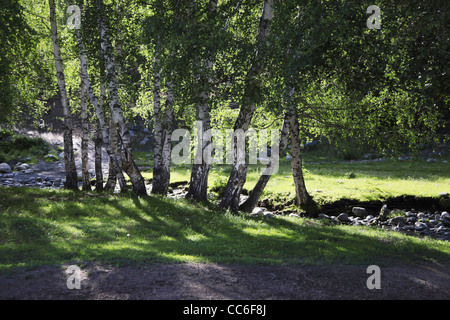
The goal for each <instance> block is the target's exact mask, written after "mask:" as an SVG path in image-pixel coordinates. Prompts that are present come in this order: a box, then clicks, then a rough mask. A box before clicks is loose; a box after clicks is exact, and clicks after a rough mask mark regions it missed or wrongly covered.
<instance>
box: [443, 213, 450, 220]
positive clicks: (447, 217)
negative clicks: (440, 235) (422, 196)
mask: <svg viewBox="0 0 450 320" xmlns="http://www.w3.org/2000/svg"><path fill="white" fill-rule="evenodd" d="M441 219H447V220H450V213H448V212H447V211H444V212H442V213H441Z"/></svg>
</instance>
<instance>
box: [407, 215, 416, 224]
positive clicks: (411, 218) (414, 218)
mask: <svg viewBox="0 0 450 320" xmlns="http://www.w3.org/2000/svg"><path fill="white" fill-rule="evenodd" d="M406 222H407V223H411V224H414V223H416V222H417V218H416V217H408V218H407V219H406Z"/></svg>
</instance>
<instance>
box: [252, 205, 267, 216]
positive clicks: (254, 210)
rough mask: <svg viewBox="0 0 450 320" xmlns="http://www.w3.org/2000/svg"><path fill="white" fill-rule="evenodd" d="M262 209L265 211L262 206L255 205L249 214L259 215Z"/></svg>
mask: <svg viewBox="0 0 450 320" xmlns="http://www.w3.org/2000/svg"><path fill="white" fill-rule="evenodd" d="M264 211H265V209H264V208H260V207H256V208H255V209H253V211H252V213H251V214H250V215H251V216H259V215H261V214H263V212H264Z"/></svg>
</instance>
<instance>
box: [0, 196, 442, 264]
mask: <svg viewBox="0 0 450 320" xmlns="http://www.w3.org/2000/svg"><path fill="white" fill-rule="evenodd" d="M0 194H1V198H0V270H2V271H6V270H11V269H14V268H16V267H33V266H37V265H42V264H58V263H65V262H83V261H97V262H102V263H110V264H116V265H121V264H126V263H129V262H135V263H144V262H154V261H155V262H156V261H157V262H183V261H190V262H222V263H276V264H279V263H288V264H315V265H327V264H364V265H368V264H378V265H386V264H390V263H395V262H398V261H402V262H413V261H420V260H422V261H423V260H428V261H430V260H432V261H439V260H442V259H448V258H449V257H450V243H449V242H444V241H438V240H432V239H427V238H416V237H411V236H406V235H403V234H401V233H398V232H389V231H384V230H382V229H374V228H368V227H355V226H343V225H342V226H329V225H326V224H325V223H323V222H321V221H320V220H314V219H304V218H295V217H283V216H279V217H276V218H272V219H267V218H262V217H258V218H250V217H248V216H246V215H231V214H228V213H225V212H218V211H217V210H216V209H214V208H213V207H212V206H201V205H198V204H192V203H189V202H188V201H186V200H177V201H175V200H172V199H167V198H159V197H151V196H148V197H143V198H137V197H133V196H130V195H106V194H104V195H97V194H94V193H92V194H90V193H88V194H86V193H81V192H72V191H65V190H41V189H31V188H0Z"/></svg>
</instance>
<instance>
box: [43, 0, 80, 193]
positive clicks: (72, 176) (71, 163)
mask: <svg viewBox="0 0 450 320" xmlns="http://www.w3.org/2000/svg"><path fill="white" fill-rule="evenodd" d="M48 4H49V9H50V27H51V37H52V44H53V55H54V58H55V66H56V77H57V79H58V88H59V95H60V97H61V105H62V108H63V115H64V164H65V171H66V182H65V187H66V188H68V189H73V190H78V180H77V169H76V166H75V157H74V150H73V138H72V129H73V127H72V115H71V111H70V105H69V98H68V96H67V90H66V82H65V77H64V65H63V60H62V57H61V51H60V47H59V40H58V29H57V24H56V12H55V10H56V9H55V1H54V0H49V2H48Z"/></svg>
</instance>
